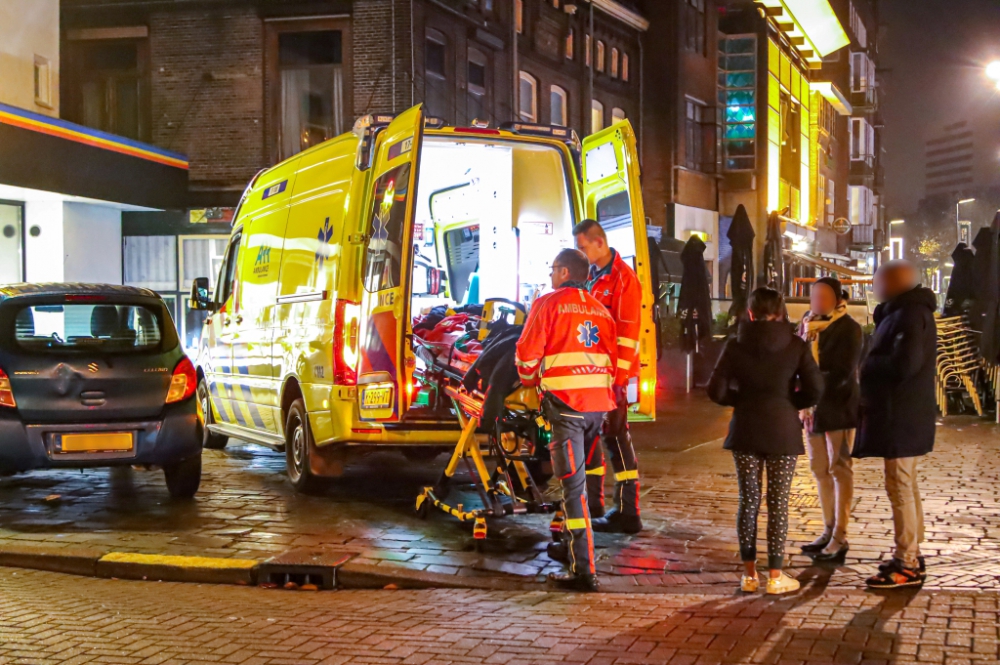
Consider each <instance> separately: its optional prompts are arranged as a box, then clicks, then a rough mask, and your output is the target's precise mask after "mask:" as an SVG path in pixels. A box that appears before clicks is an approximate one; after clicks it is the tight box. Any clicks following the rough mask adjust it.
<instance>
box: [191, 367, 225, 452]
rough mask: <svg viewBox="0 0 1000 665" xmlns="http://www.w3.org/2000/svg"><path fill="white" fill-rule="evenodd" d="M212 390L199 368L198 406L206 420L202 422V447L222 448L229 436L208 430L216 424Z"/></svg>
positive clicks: (210, 448)
mask: <svg viewBox="0 0 1000 665" xmlns="http://www.w3.org/2000/svg"><path fill="white" fill-rule="evenodd" d="M211 394H212V393H211V392H210V391H209V389H208V381H206V380H205V375H204V374H203V373H202V371H201V369H199V370H198V407H199V408H200V409H201V413H202V418H204V422H203V423H202V428H201V431H202V435H201V447H202V448H206V449H208V450H222V449H223V448H225V447H226V444H228V443H229V437H228V436H225V435H224V434H212V433H211V432H209V431H208V426H209V425H213V424H215V415H214V414H213V412H212V399H211V397H210V396H211Z"/></svg>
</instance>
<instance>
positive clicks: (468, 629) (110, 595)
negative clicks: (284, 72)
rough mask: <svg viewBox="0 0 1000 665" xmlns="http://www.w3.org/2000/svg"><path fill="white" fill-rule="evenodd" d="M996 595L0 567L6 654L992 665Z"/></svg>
mask: <svg viewBox="0 0 1000 665" xmlns="http://www.w3.org/2000/svg"><path fill="white" fill-rule="evenodd" d="M998 612H1000V594H998V593H996V592H952V591H927V590H924V591H919V592H918V591H914V590H908V591H897V592H883V593H867V592H864V591H859V590H854V589H840V590H826V591H825V592H823V590H822V588H821V587H807V588H805V589H804V590H803V591H801V592H798V593H796V594H793V595H790V596H782V597H769V596H762V595H761V594H756V595H753V596H737V595H726V596H720V595H699V594H667V595H664V594H645V595H624V594H597V595H588V596H581V595H567V594H558V593H546V592H520V593H514V592H483V591H470V590H448V591H443V590H442V591H332V592H319V593H316V592H312V593H310V592H293V591H277V590H273V591H266V590H262V589H256V588H241V587H219V586H214V587H213V586H200V585H193V584H171V583H155V582H125V581H117V580H98V579H90V578H79V577H70V576H62V575H58V574H54V573H42V572H37V571H24V570H20V571H15V570H11V569H0V664H2V665H15V664H17V665H57V664H61V665H70V664H72V665H85V664H88V663H111V664H114V665H125V664H132V663H137V664H141V665H158V664H159V663H169V664H170V665H195V664H198V665H207V664H208V663H220V664H225V663H234V664H235V663H240V664H242V665H268V664H272V665H286V664H287V665H313V664H318V663H322V664H325V665H338V664H341V663H382V664H391V663H396V664H401V665H402V664H412V665H420V664H422V663H428V664H433V665H445V664H447V663H500V664H504V665H528V664H539V665H540V664H543V663H545V664H551V663H588V664H591V665H613V664H615V665H617V664H621V665H624V664H649V665H663V664H670V665H676V664H681V665H695V664H697V665H712V664H715V663H761V664H772V663H781V664H784V665H793V664H794V665H805V664H809V665H829V664H831V663H851V664H858V663H863V664H864V665H887V664H889V663H917V662H919V663H925V664H927V663H940V664H945V663H947V664H949V665H957V664H969V665H971V664H981V665H987V664H992V663H996V662H997V661H998V657H1000V652H998V637H1000V634H998Z"/></svg>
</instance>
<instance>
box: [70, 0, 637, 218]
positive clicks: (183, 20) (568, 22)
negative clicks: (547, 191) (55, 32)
mask: <svg viewBox="0 0 1000 665" xmlns="http://www.w3.org/2000/svg"><path fill="white" fill-rule="evenodd" d="M62 8H63V12H62V28H63V42H64V46H65V49H64V62H65V65H66V67H67V70H68V74H69V75H67V76H65V77H64V78H63V83H62V92H63V94H64V95H65V96H66V103H65V105H64V116H65V117H67V118H69V119H72V120H75V121H78V122H81V123H82V124H85V125H88V126H93V127H96V128H99V129H108V130H112V131H118V132H119V133H121V134H124V135H126V136H134V137H135V138H137V139H144V140H148V141H150V142H152V143H154V144H156V145H160V146H163V147H166V148H169V149H171V150H177V151H181V152H184V153H185V154H187V155H189V157H190V160H191V185H190V206H191V207H192V208H197V207H213V206H233V205H235V203H236V201H237V200H238V198H239V195H240V193H241V192H242V191H243V188H244V187H245V185H246V183H247V182H248V181H249V180H250V179H251V178H252V177H253V175H254V174H255V173H256V172H257V171H258V170H260V169H261V168H264V167H267V166H270V165H272V164H274V163H276V162H278V161H280V160H281V159H283V158H285V157H288V156H289V155H290V154H293V153H294V152H295V151H296V147H297V146H298V147H299V148H300V149H301V148H302V147H307V146H308V145H311V144H312V143H315V142H318V141H320V140H325V138H329V137H330V136H332V135H336V134H338V133H341V132H343V131H347V130H348V129H350V127H351V124H352V123H353V121H354V119H355V118H357V117H359V116H362V115H365V114H367V113H372V112H386V111H392V112H399V111H402V110H404V109H406V108H408V107H409V106H411V105H413V104H416V103H419V102H425V103H426V104H427V108H428V112H429V113H430V114H432V115H436V116H440V117H443V118H444V119H445V120H446V121H447V122H449V123H452V124H461V125H465V124H469V123H471V122H472V121H473V120H474V119H479V120H485V121H490V122H491V123H493V124H494V126H496V125H497V124H499V123H502V122H508V121H511V120H515V119H522V120H527V119H530V120H534V121H537V122H543V123H546V124H548V123H550V122H552V121H556V120H561V121H562V122H558V123H557V124H568V125H570V126H572V127H574V128H575V129H577V131H578V132H580V133H581V134H582V135H586V134H587V133H590V131H591V130H592V128H593V127H594V123H595V122H600V123H602V126H607V125H610V124H611V122H613V120H614V119H615V118H616V117H629V118H632V119H633V120H634V121H635V124H636V125H637V126H638V124H639V122H638V118H639V117H640V116H641V109H640V98H641V89H640V72H639V66H640V65H639V63H640V52H641V49H640V40H641V35H642V33H643V32H644V30H645V28H646V27H647V25H648V24H646V22H645V20H644V19H643V18H642V17H641V16H640V15H639V14H638V13H637V12H636V11H634V10H633V9H631V8H628V7H626V6H625V5H623V4H620V3H618V2H614V1H613V0H594V3H593V4H591V3H589V2H570V1H569V0H413V1H411V0H323V1H316V0H312V1H309V0H306V1H300V2H279V1H277V0H241V1H236V0H196V1H193V2H184V3H169V2H162V1H158V0H148V1H146V0H139V1H135V0H129V1H127V2H126V1H125V0H117V1H116V0H111V1H110V2H106V1H105V2H94V1H93V0H63V1H62ZM591 14H593V16H591ZM591 22H593V29H592V30H591ZM515 23H516V24H517V31H516V35H515V28H514V24H515ZM591 32H592V33H593V36H592V37H591V36H590V35H591ZM515 39H516V40H517V43H518V48H517V58H516V60H515V59H514V58H513V57H512V52H513V50H512V49H511V48H510V45H511V43H512V42H513V41H514V40H515ZM588 41H590V42H591V50H592V55H591V56H590V57H589V58H588V56H587V54H586V44H587V42H588ZM515 68H516V69H515ZM589 71H592V72H593V77H592V82H591V77H590V74H589ZM331 76H332V77H333V78H332V79H330V77H331ZM330 80H333V84H332V89H331V86H330V84H329V81H330ZM529 84H530V85H529ZM294 85H299V86H300V88H301V90H300V92H301V93H302V95H301V99H302V103H301V106H302V107H303V108H302V109H296V108H294V107H295V106H296V104H290V103H289V99H288V97H287V94H288V93H287V90H288V89H289V87H290V86H294ZM283 91H284V92H283ZM521 93H524V94H523V95H522V94H521ZM529 93H531V97H530V98H529ZM283 95H284V96H283ZM560 95H561V96H560ZM518 97H521V101H520V103H518V102H515V101H514V100H515V99H516V98H518ZM557 98H558V100H561V103H562V104H563V106H564V108H563V109H562V110H560V109H559V108H558V106H559V104H558V103H556V106H557V108H556V110H555V111H553V104H554V102H553V100H556V99H557ZM331 100H332V101H331ZM592 100H594V101H592ZM293 101H299V100H293ZM595 102H596V103H595ZM331 104H332V106H333V107H335V108H333V109H332V110H330V109H329V108H328V107H329V106H330V105H331ZM101 107H103V108H101ZM289 108H292V111H291V113H294V114H300V115H304V116H308V117H307V118H306V119H303V120H302V121H301V123H300V125H299V127H300V128H301V132H300V133H301V134H302V137H301V141H299V142H298V143H296V138H297V137H296V136H295V133H293V132H290V131H288V128H289V127H290V126H292V127H294V126H295V123H294V122H291V123H290V122H289V120H288V117H287V116H288V114H289V113H290V111H288V109H289ZM303 109H304V110H303ZM595 109H603V110H602V111H600V113H599V120H594V118H597V117H598V110H595ZM290 135H291V136H290Z"/></svg>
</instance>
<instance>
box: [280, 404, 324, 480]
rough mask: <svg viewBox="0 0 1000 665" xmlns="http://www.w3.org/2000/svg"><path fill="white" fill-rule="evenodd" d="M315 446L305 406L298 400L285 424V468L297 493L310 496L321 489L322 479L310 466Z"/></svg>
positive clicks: (289, 411)
mask: <svg viewBox="0 0 1000 665" xmlns="http://www.w3.org/2000/svg"><path fill="white" fill-rule="evenodd" d="M313 445H314V444H313V438H312V431H311V430H310V429H309V419H308V418H307V417H306V407H305V404H303V403H302V400H301V399H297V400H295V401H294V402H292V407H291V408H290V409H289V410H288V422H287V423H286V424H285V466H286V468H287V470H288V480H289V482H291V483H292V487H293V488H295V491H296V492H302V493H305V494H308V493H309V492H314V491H316V490H318V489H319V488H320V485H321V483H320V479H319V478H318V477H317V476H315V475H314V474H313V472H312V469H311V467H310V465H309V458H310V456H311V455H312V451H313Z"/></svg>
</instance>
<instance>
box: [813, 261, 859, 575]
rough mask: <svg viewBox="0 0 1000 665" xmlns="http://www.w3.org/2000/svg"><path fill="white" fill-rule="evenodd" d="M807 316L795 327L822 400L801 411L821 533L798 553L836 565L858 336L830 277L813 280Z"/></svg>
mask: <svg viewBox="0 0 1000 665" xmlns="http://www.w3.org/2000/svg"><path fill="white" fill-rule="evenodd" d="M809 300H810V310H809V312H808V313H807V314H806V315H805V317H804V318H803V319H802V323H801V325H800V326H799V336H800V337H801V338H802V339H804V340H805V341H806V342H808V343H809V346H810V349H811V350H812V354H813V358H815V359H816V362H817V363H818V364H819V371H820V373H821V374H822V375H823V394H822V396H821V397H820V398H819V404H817V405H816V407H815V408H814V409H809V410H807V411H804V412H803V414H802V416H803V420H802V421H803V423H804V424H805V425H806V432H807V434H811V435H812V436H809V437H808V438H807V439H806V450H807V451H808V453H809V461H810V466H811V468H812V472H813V476H814V477H815V478H816V488H817V489H818V490H819V504H820V507H821V508H822V509H823V524H824V527H825V528H824V529H823V533H822V534H821V535H820V537H819V538H817V539H816V540H814V541H813V542H811V543H809V544H808V545H805V546H804V547H803V548H802V553H803V554H809V555H812V556H814V558H815V560H816V561H835V560H837V561H839V560H842V559H843V558H844V556H845V555H846V554H847V551H848V549H849V548H850V546H849V545H848V543H847V523H848V521H849V519H850V516H851V503H852V501H853V500H854V469H853V465H852V463H851V449H852V448H853V447H854V431H855V428H856V427H857V425H858V402H859V400H860V397H861V395H860V388H859V387H858V365H859V364H860V363H861V348H862V345H863V341H864V334H863V333H862V332H861V326H860V325H859V324H858V322H857V321H855V320H854V319H852V318H851V315H850V314H848V313H847V300H848V298H847V294H846V293H844V290H843V287H842V285H841V283H840V280H838V279H837V278H836V277H823V278H822V279H818V280H816V282H815V283H814V284H813V285H812V289H811V290H810V292H809Z"/></svg>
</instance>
